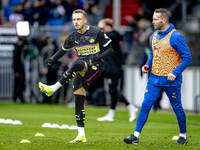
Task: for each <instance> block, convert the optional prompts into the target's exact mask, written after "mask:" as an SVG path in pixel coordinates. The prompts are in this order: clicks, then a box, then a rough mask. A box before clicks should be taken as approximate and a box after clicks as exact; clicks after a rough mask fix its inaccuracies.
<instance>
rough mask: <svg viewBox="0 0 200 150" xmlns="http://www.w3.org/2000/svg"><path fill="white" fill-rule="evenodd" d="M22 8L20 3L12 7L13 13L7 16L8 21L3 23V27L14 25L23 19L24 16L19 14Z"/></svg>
mask: <svg viewBox="0 0 200 150" xmlns="http://www.w3.org/2000/svg"><path fill="white" fill-rule="evenodd" d="M22 10H23V7H22V4H18V5H17V6H15V7H13V13H12V14H11V15H10V16H9V22H8V23H6V24H4V25H3V27H10V26H15V25H16V23H17V22H19V21H24V16H23V15H22V14H21V12H22Z"/></svg>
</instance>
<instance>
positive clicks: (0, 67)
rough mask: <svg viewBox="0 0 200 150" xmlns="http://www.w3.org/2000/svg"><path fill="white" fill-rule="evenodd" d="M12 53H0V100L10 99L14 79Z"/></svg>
mask: <svg viewBox="0 0 200 150" xmlns="http://www.w3.org/2000/svg"><path fill="white" fill-rule="evenodd" d="M12 55H13V54H12V51H9V52H8V51H7V52H5V51H0V83H1V84H0V98H12V95H13V87H14V81H13V80H14V78H13V69H12V60H13V59H12Z"/></svg>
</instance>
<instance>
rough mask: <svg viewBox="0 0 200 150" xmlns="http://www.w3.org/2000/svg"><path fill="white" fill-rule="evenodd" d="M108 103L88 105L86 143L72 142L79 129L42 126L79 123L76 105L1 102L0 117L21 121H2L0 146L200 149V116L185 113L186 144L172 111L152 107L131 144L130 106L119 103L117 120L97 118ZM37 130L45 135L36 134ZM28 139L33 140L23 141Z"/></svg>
mask: <svg viewBox="0 0 200 150" xmlns="http://www.w3.org/2000/svg"><path fill="white" fill-rule="evenodd" d="M108 109H109V108H108V107H93V106H85V112H86V120H85V131H86V138H87V143H78V144H70V143H69V141H71V140H73V139H74V138H75V137H76V136H77V133H78V132H77V130H69V129H58V128H55V129H52V128H42V127H41V126H42V124H44V123H45V122H49V123H51V124H53V123H56V124H58V125H62V124H68V125H69V126H71V125H76V122H75V116H74V112H75V111H74V108H68V107H67V106H64V105H47V104H18V105H17V104H5V103H1V104H0V118H4V119H12V120H20V121H21V122H22V123H23V124H22V125H11V124H3V123H0V150H70V149H73V150H74V149H77V150H136V149H137V150H140V149H141V150H143V149H145V150H146V149H150V150H173V149H174V150H177V149H181V150H185V149H188V150H198V149H200V116H199V115H194V114H193V113H186V116H187V137H188V142H189V143H188V144H187V145H174V144H173V143H175V142H176V141H174V140H172V138H173V136H178V135H179V128H178V124H177V120H176V117H175V115H174V113H173V112H172V111H169V112H164V111H158V112H153V111H151V112H150V114H149V118H148V121H147V123H146V125H145V126H144V128H143V131H142V133H141V135H140V143H139V145H129V144H126V143H124V142H123V139H124V138H125V137H127V136H128V135H130V134H131V133H133V131H134V127H135V124H136V121H134V122H132V123H129V122H128V118H129V117H128V110H127V109H125V108H123V107H122V108H121V107H117V111H116V115H115V121H114V122H98V121H96V119H97V117H102V116H104V115H105V114H106V113H107V112H108ZM36 133H42V134H44V137H36V136H35V134H36ZM23 139H27V140H29V141H30V142H31V143H20V141H21V140H23Z"/></svg>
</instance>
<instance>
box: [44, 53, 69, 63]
mask: <svg viewBox="0 0 200 150" xmlns="http://www.w3.org/2000/svg"><path fill="white" fill-rule="evenodd" d="M65 53H66V51H64V50H62V49H60V50H59V51H57V52H56V53H55V54H54V55H53V56H52V57H50V58H48V59H47V60H46V64H47V65H49V66H50V65H51V64H52V63H53V62H54V61H56V60H57V59H60V58H61V57H62V56H63V55H64V54H65Z"/></svg>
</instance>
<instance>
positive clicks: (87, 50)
mask: <svg viewBox="0 0 200 150" xmlns="http://www.w3.org/2000/svg"><path fill="white" fill-rule="evenodd" d="M110 42H111V39H110V38H109V37H108V36H107V35H106V34H105V33H104V32H103V31H101V30H100V29H98V28H95V27H91V26H88V29H87V30H86V32H85V33H84V34H79V33H78V32H77V31H74V32H72V33H71V34H70V35H69V36H68V37H67V38H66V40H65V43H64V45H63V47H62V49H63V50H64V51H68V50H70V48H72V47H73V48H74V49H75V50H76V52H77V56H78V58H79V59H85V60H88V59H89V58H90V56H91V55H98V54H100V53H102V52H103V51H102V47H106V46H107V45H108V44H109V43H110Z"/></svg>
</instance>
